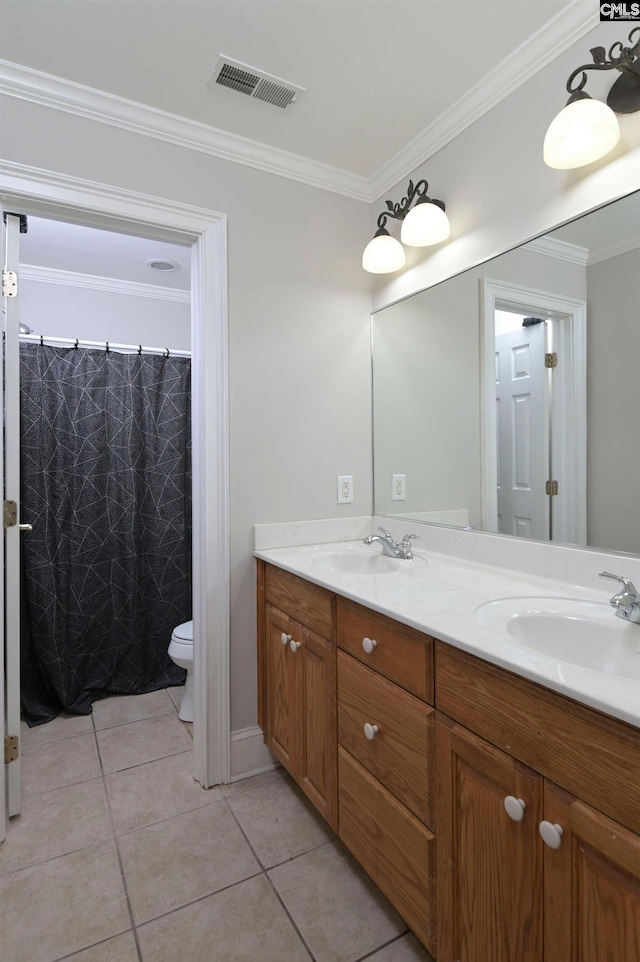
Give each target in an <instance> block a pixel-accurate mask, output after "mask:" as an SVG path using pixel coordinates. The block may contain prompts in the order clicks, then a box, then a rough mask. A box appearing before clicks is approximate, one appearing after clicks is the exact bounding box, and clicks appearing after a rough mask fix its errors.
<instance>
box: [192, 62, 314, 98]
mask: <svg viewBox="0 0 640 962" xmlns="http://www.w3.org/2000/svg"><path fill="white" fill-rule="evenodd" d="M211 84H220V85H221V86H222V87H229V88H230V89H231V90H236V91H237V92H238V93H241V94H246V95H247V97H253V99H254V100H263V101H264V102H265V103H267V104H273V106H274V107H281V108H282V109H283V110H284V109H286V108H287V107H290V106H291V104H293V103H295V102H296V99H297V97H298V95H299V94H301V93H304V87H298V86H296V84H290V83H287V81H286V80H281V79H280V78H279V77H272V76H271V74H268V73H265V72H264V71H263V70H256V69H255V68H254V67H249V66H248V65H247V64H246V63H240V61H238V60H232V59H231V57H225V56H223V55H222V54H220V56H219V57H218V59H217V60H216V62H215V64H214V65H213V70H212V71H211V75H210V76H209V80H208V82H207V85H211Z"/></svg>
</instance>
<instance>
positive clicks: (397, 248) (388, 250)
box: [362, 180, 451, 274]
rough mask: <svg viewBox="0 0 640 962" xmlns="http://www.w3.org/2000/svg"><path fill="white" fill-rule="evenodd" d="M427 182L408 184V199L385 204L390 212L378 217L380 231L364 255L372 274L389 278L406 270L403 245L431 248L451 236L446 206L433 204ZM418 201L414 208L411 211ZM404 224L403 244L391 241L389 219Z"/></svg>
mask: <svg viewBox="0 0 640 962" xmlns="http://www.w3.org/2000/svg"><path fill="white" fill-rule="evenodd" d="M428 190H429V185H428V183H427V182H426V180H419V181H418V183H417V184H414V183H413V181H412V180H410V181H409V187H408V190H407V196H406V197H403V198H402V200H401V201H400V202H399V203H397V204H394V203H393V201H390V200H387V201H385V203H386V205H387V209H386V210H383V211H382V213H381V214H380V215H379V217H378V230H377V231H376V233H375V235H374V237H373V240H371V241H369V243H368V244H367V246H366V247H365V249H364V253H363V255H362V266H363V267H364V269H365V271H369V273H370V274H390V273H391V272H392V271H398V270H400V268H401V267H404V265H405V263H406V260H407V259H406V256H405V252H404V248H403V246H402V244H406V245H407V247H430V246H431V245H432V244H439V243H440V242H441V241H443V240H446V239H447V237H448V236H449V234H450V233H451V228H450V226H449V218H448V217H447V215H446V214H445V208H444V203H443V202H442V201H441V200H432V199H431V197H429V196H428V194H427V191H428ZM414 200H415V202H416V203H415V206H414V207H411V205H412V204H413V202H414ZM389 217H393V218H394V219H395V220H399V221H402V228H401V230H400V240H401V241H402V244H401V243H400V241H398V240H396V238H395V237H392V236H391V234H390V233H389V231H388V230H387V228H386V224H387V218H389Z"/></svg>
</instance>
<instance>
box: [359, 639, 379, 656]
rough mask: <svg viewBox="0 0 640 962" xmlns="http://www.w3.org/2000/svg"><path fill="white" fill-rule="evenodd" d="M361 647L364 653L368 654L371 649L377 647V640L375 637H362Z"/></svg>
mask: <svg viewBox="0 0 640 962" xmlns="http://www.w3.org/2000/svg"><path fill="white" fill-rule="evenodd" d="M362 647H363V648H364V650H365V651H366V653H367V654H368V655H370V654H371V652H372V651H373V649H374V648H377V647H378V642H377V641H376V640H375V638H363V639H362Z"/></svg>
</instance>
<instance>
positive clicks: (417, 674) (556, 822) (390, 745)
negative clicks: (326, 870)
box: [258, 548, 640, 962]
mask: <svg viewBox="0 0 640 962" xmlns="http://www.w3.org/2000/svg"><path fill="white" fill-rule="evenodd" d="M369 550H370V551H371V552H372V553H373V554H375V553H376V549H375V548H371V549H369ZM258 556H259V557H258V659H259V665H258V672H259V693H260V698H259V712H260V718H259V723H260V725H261V726H262V727H263V730H264V731H265V738H266V741H267V744H268V745H269V747H270V749H271V750H272V752H273V753H274V755H275V756H276V757H277V758H278V759H279V760H280V761H281V762H282V764H283V765H284V767H285V768H286V769H287V770H288V771H289V772H290V773H291V775H292V776H293V778H294V779H295V780H296V782H297V783H298V784H299V785H300V787H301V788H302V790H303V791H304V792H305V794H306V795H307V797H308V798H309V799H310V800H311V801H312V802H313V804H314V805H315V806H316V808H317V809H318V810H319V811H320V812H321V814H322V815H323V816H324V818H325V819H326V820H327V822H328V823H329V825H330V826H331V827H332V828H333V829H334V831H336V832H337V834H338V835H339V837H340V839H341V840H342V841H343V842H344V844H345V845H346V847H347V848H348V849H349V851H350V852H351V853H352V854H353V855H354V856H355V858H356V859H357V860H358V861H359V862H360V864H361V865H362V866H363V868H364V869H365V871H366V872H367V873H368V874H369V875H370V876H371V878H372V879H373V880H374V881H375V882H376V884H377V885H378V887H379V888H380V889H381V891H382V892H384V894H385V895H386V896H387V898H388V899H389V900H390V901H391V903H392V904H393V905H394V906H395V908H396V909H397V911H398V912H399V913H400V915H401V916H402V917H403V919H404V920H405V921H406V923H407V925H408V926H409V927H410V928H411V930H412V931H413V932H414V933H415V935H416V936H417V938H418V939H419V940H420V941H421V942H422V944H423V945H424V946H425V947H426V948H427V950H428V951H429V952H430V953H431V955H432V956H433V957H434V959H437V962H457V960H464V962H515V960H518V962H604V960H607V962H608V960H612V962H613V960H615V962H622V960H624V962H639V960H640V684H638V686H636V687H633V686H631V687H630V686H626V687H625V689H624V690H625V692H626V696H627V702H624V699H623V707H622V710H621V711H619V710H618V707H617V694H616V692H615V690H614V689H615V683H613V687H612V686H611V685H610V686H609V688H610V692H611V693H608V692H609V689H607V684H608V683H606V682H605V683H603V686H602V690H603V691H605V689H606V691H605V694H604V695H603V701H604V704H603V705H602V706H601V707H600V708H596V707H594V705H593V702H594V698H593V697H591V694H590V691H589V687H588V686H589V683H590V682H589V678H587V679H586V681H584V684H582V683H577V682H576V690H575V691H573V690H572V689H571V687H570V685H571V683H567V682H566V681H560V682H557V681H554V680H550V681H549V684H546V683H541V680H540V679H538V680H535V678H536V677H537V676H536V671H537V668H536V666H535V660H534V661H532V662H531V664H532V665H533V668H529V667H527V665H528V664H529V663H528V662H527V661H526V658H522V657H519V656H517V655H514V654H513V652H511V653H510V652H509V651H508V650H507V649H508V646H505V650H504V651H502V650H501V649H500V647H499V645H498V646H497V647H493V648H492V647H491V644H492V642H491V640H490V632H489V631H488V629H486V628H481V629H478V628H477V626H473V627H472V629H470V630H469V632H468V633H466V630H465V611H464V610H463V611H462V612H461V613H460V618H459V620H458V621H459V623H458V622H455V624H454V622H453V621H452V620H451V618H449V621H448V622H447V621H446V619H445V620H443V618H442V617H441V616H440V615H439V614H438V611H439V609H438V605H437V603H436V602H435V601H434V602H433V606H432V610H433V615H432V616H429V615H426V614H425V613H424V612H425V611H426V610H427V609H426V608H425V606H424V603H423V602H421V601H419V599H421V598H422V597H423V596H424V595H425V593H426V592H427V586H428V585H429V583H430V582H429V579H430V581H431V584H432V585H433V583H434V580H435V582H436V585H437V583H438V578H439V577H440V575H439V573H438V570H437V565H436V564H432V563H431V562H430V560H429V559H428V558H426V559H422V560H421V559H416V561H417V562H419V563H420V564H421V565H422V566H423V567H422V570H421V569H420V567H419V565H418V566H417V567H416V569H415V571H416V572H417V576H416V575H415V574H414V572H413V571H408V569H405V571H407V573H404V572H399V573H396V572H392V573H391V574H390V576H389V577H387V576H386V575H383V574H382V573H381V574H373V575H372V576H369V577H367V576H366V575H364V574H359V573H354V572H353V571H347V573H346V574H345V573H344V571H337V572H336V570H335V568H334V569H331V566H327V567H326V568H322V567H318V566H317V565H314V564H313V562H312V560H310V559H311V558H312V555H311V554H310V549H308V548H307V549H305V548H299V549H290V550H288V551H282V550H280V549H276V550H272V551H262V552H258ZM359 556H360V555H358V554H353V555H351V556H349V555H347V554H345V557H346V558H347V562H348V564H347V568H348V566H349V565H351V566H353V565H354V564H355V567H356V568H357V565H358V564H359V562H357V558H358V557H359ZM349 558H351V560H349ZM353 558H356V562H355V563H354V561H353ZM409 564H411V563H409ZM445 567H446V565H445ZM479 568H480V566H476V569H479ZM380 570H381V571H382V568H381V569H380ZM454 570H455V569H454V568H453V567H451V573H450V575H449V577H451V578H454V577H455V574H454V573H453V572H454ZM447 571H449V569H447ZM493 571H494V573H495V569H493ZM472 576H473V577H475V578H476V579H477V584H478V585H480V582H481V581H482V578H485V581H486V585H485V587H484V589H483V590H485V591H487V590H489V589H490V587H491V586H492V585H493V582H492V581H491V579H492V578H494V574H489V575H487V576H485V575H484V574H482V573H478V570H476V571H475V572H472ZM459 577H464V576H463V575H460V576H459ZM392 579H395V583H392ZM487 579H488V580H487ZM444 583H445V582H444V581H443V582H442V585H444ZM502 583H503V582H502ZM487 586H488V587H487ZM503 587H504V583H503ZM516 587H517V588H519V589H520V594H522V595H526V594H533V592H532V591H531V589H530V590H529V591H528V592H527V591H526V590H525V589H524V588H523V585H522V583H521V582H520V583H518V584H517V585H516ZM453 588H454V589H455V585H453ZM444 590H445V589H444V588H442V587H440V589H439V591H440V595H441V596H442V593H443V591H444ZM478 590H479V589H477V590H475V595H474V590H471V592H470V593H471V595H474V597H473V598H472V601H475V600H477V598H478V597H479V594H478ZM437 594H438V589H437V587H436V589H434V598H435V595H437ZM392 598H393V599H395V600H394V601H393V602H391V601H390V600H389V599H392ZM392 604H393V606H394V608H395V617H390V616H389V611H390V610H391V606H392ZM440 604H441V607H442V603H440ZM380 609H382V610H380ZM611 617H612V618H613V617H614V614H613V612H611ZM429 619H430V620H431V625H430V624H429ZM438 624H440V625H441V626H445V624H446V625H447V628H446V630H445V631H443V630H440V631H438V630H436V629H437V626H438ZM456 625H457V627H456ZM637 630H638V643H639V645H640V628H638V629H637ZM456 635H457V637H456ZM485 641H486V644H485V645H484V647H483V642H485ZM510 658H512V659H513V664H512V665H510V660H509V659H510ZM591 674H594V673H593V672H592V673H591ZM580 677H582V676H580ZM585 677H586V676H585ZM596 688H597V686H596ZM554 689H555V690H554ZM594 690H596V689H594ZM634 692H635V695H637V696H638V700H639V703H638V704H637V706H636V707H637V713H638V721H637V723H636V722H635V721H634V717H633V711H634V702H635V695H634ZM607 698H609V699H610V701H611V711H607V710H603V708H604V709H606V708H607V705H606V700H607ZM625 706H626V707H625ZM616 716H617V717H616Z"/></svg>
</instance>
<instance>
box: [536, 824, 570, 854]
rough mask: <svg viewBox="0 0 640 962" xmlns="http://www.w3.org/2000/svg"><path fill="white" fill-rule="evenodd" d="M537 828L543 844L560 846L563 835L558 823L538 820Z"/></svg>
mask: <svg viewBox="0 0 640 962" xmlns="http://www.w3.org/2000/svg"><path fill="white" fill-rule="evenodd" d="M538 830H539V832H540V834H541V835H542V841H543V842H544V843H545V845H548V846H549V848H560V846H561V845H562V836H563V835H564V832H563V830H562V826H561V825H558V823H557V822H540V825H539V826H538Z"/></svg>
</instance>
